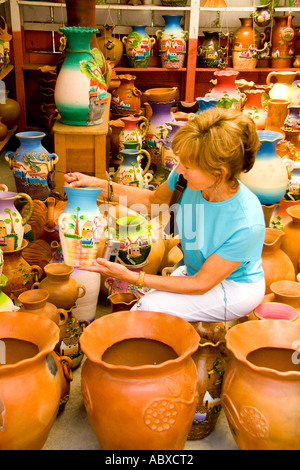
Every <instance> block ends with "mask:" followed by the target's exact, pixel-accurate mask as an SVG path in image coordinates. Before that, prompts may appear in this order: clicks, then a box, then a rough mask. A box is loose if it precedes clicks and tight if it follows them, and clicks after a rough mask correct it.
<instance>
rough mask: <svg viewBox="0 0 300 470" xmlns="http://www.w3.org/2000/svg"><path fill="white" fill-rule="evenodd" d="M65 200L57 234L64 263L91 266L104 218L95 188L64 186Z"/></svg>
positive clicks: (102, 228)
mask: <svg viewBox="0 0 300 470" xmlns="http://www.w3.org/2000/svg"><path fill="white" fill-rule="evenodd" d="M64 189H65V192H66V194H67V197H68V202H67V205H66V207H65V208H64V211H63V213H62V214H61V215H60V216H59V218H58V225H59V237H60V241H61V248H62V253H63V257H64V262H65V264H67V265H69V266H91V265H92V264H93V263H94V260H95V259H96V257H97V251H98V248H99V244H100V241H101V239H102V238H103V237H104V236H103V233H104V226H105V220H104V218H103V216H102V214H101V213H100V211H99V209H98V205H97V198H98V196H99V195H100V194H101V191H102V190H101V189H98V188H86V187H82V188H69V187H65V188H64Z"/></svg>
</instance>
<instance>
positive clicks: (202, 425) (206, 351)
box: [188, 322, 225, 439]
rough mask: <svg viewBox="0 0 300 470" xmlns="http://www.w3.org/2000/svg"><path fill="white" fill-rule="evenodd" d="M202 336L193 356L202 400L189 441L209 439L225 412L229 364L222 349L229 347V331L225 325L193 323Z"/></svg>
mask: <svg viewBox="0 0 300 470" xmlns="http://www.w3.org/2000/svg"><path fill="white" fill-rule="evenodd" d="M192 325H193V326H194V328H195V329H196V331H197V333H198V334H199V336H200V343H199V346H198V350H197V351H196V352H195V353H194V354H193V355H192V358H193V360H194V361H195V364H196V367H197V371H198V378H199V385H198V392H199V399H198V404H197V408H196V413H195V416H194V420H193V424H192V427H191V429H190V432H189V435H188V439H203V438H205V437H206V436H208V435H209V434H210V433H211V432H212V431H213V429H214V428H215V425H216V424H217V420H218V417H219V414H220V412H221V388H222V376H223V374H224V371H225V370H224V369H225V364H224V361H223V359H222V357H221V352H220V349H221V347H223V345H224V344H225V328H224V325H223V324H221V323H206V322H199V323H192Z"/></svg>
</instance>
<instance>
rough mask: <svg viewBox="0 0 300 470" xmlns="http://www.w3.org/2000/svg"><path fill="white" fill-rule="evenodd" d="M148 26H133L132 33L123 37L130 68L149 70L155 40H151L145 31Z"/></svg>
mask: <svg viewBox="0 0 300 470" xmlns="http://www.w3.org/2000/svg"><path fill="white" fill-rule="evenodd" d="M145 28H146V26H133V27H132V31H131V33H129V34H128V35H127V36H123V38H122V42H123V44H124V46H125V51H126V56H127V59H128V61H129V65H130V67H133V68H138V69H140V68H147V67H148V65H149V59H150V56H151V52H152V48H153V45H154V44H155V42H156V39H155V38H151V37H150V36H149V35H148V34H147V33H146V31H145Z"/></svg>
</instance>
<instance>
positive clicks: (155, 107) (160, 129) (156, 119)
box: [144, 101, 175, 164]
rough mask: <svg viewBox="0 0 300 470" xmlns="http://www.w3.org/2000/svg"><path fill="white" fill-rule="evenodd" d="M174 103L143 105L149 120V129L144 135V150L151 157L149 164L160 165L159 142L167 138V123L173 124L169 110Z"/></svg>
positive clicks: (160, 146) (173, 120) (160, 149)
mask: <svg viewBox="0 0 300 470" xmlns="http://www.w3.org/2000/svg"><path fill="white" fill-rule="evenodd" d="M173 103H174V101H169V102H161V103H155V102H152V101H149V103H145V104H144V105H145V114H146V117H147V118H148V120H149V128H148V132H147V135H146V138H145V140H146V142H145V148H146V149H147V150H148V152H149V153H150V155H151V162H152V163H155V164H161V163H162V145H161V141H162V140H164V139H166V138H167V137H168V133H169V130H168V126H167V123H170V122H175V119H174V116H173V114H172V111H171V108H172V106H173Z"/></svg>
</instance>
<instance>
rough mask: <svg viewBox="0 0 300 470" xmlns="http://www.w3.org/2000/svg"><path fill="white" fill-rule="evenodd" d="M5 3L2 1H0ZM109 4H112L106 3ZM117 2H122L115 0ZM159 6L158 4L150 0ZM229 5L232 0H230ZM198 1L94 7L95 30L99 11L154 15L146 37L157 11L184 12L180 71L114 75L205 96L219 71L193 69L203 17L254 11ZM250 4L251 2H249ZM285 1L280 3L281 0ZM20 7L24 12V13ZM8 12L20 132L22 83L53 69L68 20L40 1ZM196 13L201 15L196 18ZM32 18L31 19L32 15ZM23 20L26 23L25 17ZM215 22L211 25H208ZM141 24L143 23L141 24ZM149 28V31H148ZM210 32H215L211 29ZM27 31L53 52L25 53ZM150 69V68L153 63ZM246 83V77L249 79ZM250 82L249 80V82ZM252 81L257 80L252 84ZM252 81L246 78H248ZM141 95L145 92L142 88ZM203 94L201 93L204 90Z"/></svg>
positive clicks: (122, 28) (61, 7)
mask: <svg viewBox="0 0 300 470" xmlns="http://www.w3.org/2000/svg"><path fill="white" fill-rule="evenodd" d="M0 1H6V0H0ZM107 1H108V2H110V1H114V0H107ZM119 1H120V0H119ZM153 1H154V2H158V1H159V0H153ZM228 2H230V0H228ZM201 3H202V0H189V5H187V6H184V7H167V6H163V5H158V4H154V3H153V4H151V5H137V6H136V5H135V6H133V5H127V4H126V5H125V4H120V3H107V4H105V5H96V23H97V27H100V26H101V25H102V24H104V22H105V16H104V15H101V23H100V24H99V21H98V22H97V13H100V12H101V13H102V12H104V11H105V12H106V14H108V13H111V14H112V15H118V18H119V17H121V15H124V17H126V14H128V12H133V11H135V12H138V13H139V14H140V15H146V14H147V12H148V13H149V12H150V13H151V15H152V24H151V27H149V29H150V30H151V31H152V32H149V33H148V34H153V35H154V34H155V30H157V29H159V26H156V24H155V25H154V24H153V15H159V14H161V13H165V14H182V15H183V16H184V26H183V29H184V30H187V31H188V33H189V39H188V49H187V57H186V64H185V67H184V68H181V69H177V70H176V69H172V70H170V69H164V68H162V67H157V66H156V63H154V66H151V63H150V67H148V68H146V69H133V68H130V67H127V66H117V67H116V69H115V70H116V72H117V73H132V74H133V75H136V76H137V80H136V84H137V87H139V84H141V85H142V86H148V85H149V86H148V88H149V87H152V86H153V87H156V86H165V85H166V84H168V85H170V86H174V85H176V84H179V85H180V86H179V88H180V99H181V100H185V101H194V99H195V97H196V96H201V94H199V93H202V90H205V92H206V93H207V91H208V89H207V86H208V85H209V81H210V80H211V79H212V78H214V75H213V74H214V72H215V71H216V70H217V69H203V68H198V67H197V48H198V39H199V34H200V32H201V31H202V29H203V28H204V30H209V29H210V26H209V27H207V25H204V23H205V21H204V20H203V18H205V15H207V14H208V13H209V14H210V17H211V18H214V17H216V16H217V15H219V17H221V18H223V17H224V18H225V17H226V18H227V19H228V18H230V20H231V19H232V17H233V16H234V14H235V15H240V16H243V15H244V14H245V13H247V16H248V15H249V16H250V14H251V13H252V12H253V11H254V7H253V6H243V7H242V6H239V5H238V4H240V3H241V2H240V1H239V2H235V0H233V3H237V6H227V7H222V8H217V9H216V8H208V7H201ZM249 3H250V0H249ZM282 3H283V0H282ZM24 9H25V12H26V14H24ZM36 9H39V11H42V10H40V9H43V11H44V12H45V11H46V10H47V11H48V12H50V13H48V21H46V22H45V21H44V22H43V21H41V19H40V18H39V15H35V17H34V18H33V19H32V18H30V13H32V14H33V12H34V11H36ZM10 10H11V22H12V34H13V50H14V60H15V79H16V84H17V86H16V94H17V96H16V99H17V101H18V102H19V104H20V106H21V109H22V113H21V117H20V120H19V128H20V130H24V129H25V128H26V126H27V123H26V91H25V82H26V77H27V74H29V75H30V76H31V75H32V74H34V73H35V71H39V70H40V68H41V67H42V66H43V65H46V64H47V65H55V64H56V61H57V58H58V54H59V52H58V50H57V48H56V42H57V37H58V36H56V37H55V35H57V32H58V30H59V28H60V27H61V26H62V25H63V24H64V22H65V21H66V5H65V4H61V3H53V2H44V1H39V2H37V1H30V0H10ZM289 10H290V8H289V7H288V6H283V7H278V8H276V9H275V13H279V14H283V13H284V14H286V13H287V12H288V11H289ZM291 10H292V11H293V13H295V16H296V19H295V21H294V24H295V25H299V26H300V8H292V9H291ZM195 12H198V13H199V14H195ZM33 16H34V15H33ZM24 18H25V19H24ZM212 23H213V21H212ZM139 24H141V23H139ZM129 26H131V24H130V23H128V21H127V23H126V21H125V24H121V23H120V22H119V24H118V25H117V27H118V29H119V33H118V34H123V35H124V34H126V27H127V30H128V28H129ZM147 29H148V28H147ZM211 29H214V30H215V29H216V27H213V25H211ZM232 29H233V30H234V29H237V27H236V26H233V27H232ZM27 31H31V32H33V33H36V34H38V32H39V31H43V32H49V33H51V34H52V36H51V41H52V42H51V46H52V50H48V51H45V50H43V51H40V52H39V51H28V50H26V45H25V40H24V36H25V35H24V32H27ZM152 65H153V64H152ZM271 70H274V69H261V68H257V69H253V70H240V76H239V78H245V79H246V78H247V77H254V81H257V79H259V78H260V77H262V79H264V78H265V77H266V75H267V73H269V72H270V71H271ZM247 79H249V78H247ZM252 79H253V78H251V80H252ZM255 79H256V80H255ZM249 80H250V79H249ZM142 91H144V90H142ZM203 92H204V91H203Z"/></svg>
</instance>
